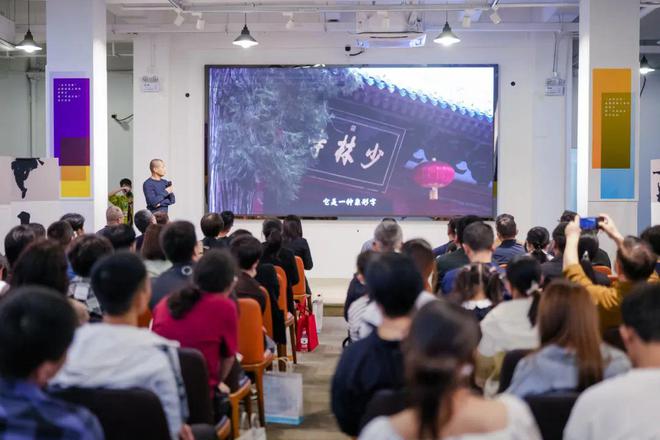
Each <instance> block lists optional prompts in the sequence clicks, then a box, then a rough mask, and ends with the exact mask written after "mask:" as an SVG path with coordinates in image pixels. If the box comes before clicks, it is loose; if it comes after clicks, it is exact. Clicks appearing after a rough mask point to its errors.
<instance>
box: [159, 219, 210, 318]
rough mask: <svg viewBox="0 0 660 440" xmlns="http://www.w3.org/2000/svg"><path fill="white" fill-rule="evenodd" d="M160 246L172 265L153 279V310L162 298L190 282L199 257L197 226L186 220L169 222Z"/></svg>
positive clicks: (161, 237)
mask: <svg viewBox="0 0 660 440" xmlns="http://www.w3.org/2000/svg"><path fill="white" fill-rule="evenodd" d="M160 246H161V247H162V248H163V252H165V256H166V257H167V259H168V260H169V262H170V263H172V267H170V268H169V269H167V270H166V271H165V272H163V273H161V274H160V275H159V276H158V277H156V278H154V279H153V280H151V290H152V292H151V293H152V295H151V301H149V308H150V309H152V310H153V308H154V307H156V304H158V303H159V302H160V300H161V299H163V298H164V297H166V296H167V295H169V294H170V293H172V292H175V291H177V290H181V289H182V288H183V287H184V286H186V285H187V284H188V283H190V277H191V275H192V273H193V266H194V265H195V260H196V259H197V257H198V254H197V237H196V236H195V227H194V226H193V224H192V223H190V222H186V221H176V222H172V223H169V224H168V225H167V226H165V228H164V229H163V232H162V234H161V236H160Z"/></svg>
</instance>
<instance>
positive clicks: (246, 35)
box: [232, 14, 259, 49]
mask: <svg viewBox="0 0 660 440" xmlns="http://www.w3.org/2000/svg"><path fill="white" fill-rule="evenodd" d="M232 44H235V45H236V46H241V47H242V48H243V49H248V48H250V47H252V46H256V45H257V44H259V42H258V41H257V40H255V39H254V38H253V37H252V35H250V29H248V26H247V14H245V25H244V26H243V30H242V31H241V35H239V36H238V37H236V39H235V40H234V42H233V43H232Z"/></svg>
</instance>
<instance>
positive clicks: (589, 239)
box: [578, 231, 612, 286]
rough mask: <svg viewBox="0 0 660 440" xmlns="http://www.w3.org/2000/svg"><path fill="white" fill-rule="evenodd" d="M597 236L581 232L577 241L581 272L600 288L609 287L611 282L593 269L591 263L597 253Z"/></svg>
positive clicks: (588, 232)
mask: <svg viewBox="0 0 660 440" xmlns="http://www.w3.org/2000/svg"><path fill="white" fill-rule="evenodd" d="M598 249H599V248H598V236H597V235H596V234H594V233H592V232H590V231H582V233H581V234H580V240H579V241H578V256H579V257H580V265H581V266H582V270H584V273H585V274H586V275H587V276H588V277H589V279H590V280H591V281H592V282H593V283H594V284H598V285H600V286H610V285H612V282H611V281H610V279H609V278H608V277H607V275H605V274H604V273H601V272H599V271H597V270H595V269H594V267H593V266H594V264H593V263H592V261H593V260H594V258H596V254H597V253H598Z"/></svg>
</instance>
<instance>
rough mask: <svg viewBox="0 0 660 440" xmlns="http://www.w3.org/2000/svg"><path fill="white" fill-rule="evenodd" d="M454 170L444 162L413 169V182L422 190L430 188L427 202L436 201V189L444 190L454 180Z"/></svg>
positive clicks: (433, 161)
mask: <svg viewBox="0 0 660 440" xmlns="http://www.w3.org/2000/svg"><path fill="white" fill-rule="evenodd" d="M454 174H455V172H454V168H453V167H452V166H451V165H449V164H448V163H445V162H437V161H436V160H435V157H434V158H433V159H432V161H431V162H426V163H423V164H421V165H418V166H417V168H415V176H414V179H415V182H417V184H418V185H419V186H421V187H422V188H430V191H429V200H438V188H444V187H445V186H447V185H449V184H450V183H451V182H452V181H453V180H454Z"/></svg>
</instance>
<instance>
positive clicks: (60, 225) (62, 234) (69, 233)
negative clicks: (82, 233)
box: [46, 220, 75, 250]
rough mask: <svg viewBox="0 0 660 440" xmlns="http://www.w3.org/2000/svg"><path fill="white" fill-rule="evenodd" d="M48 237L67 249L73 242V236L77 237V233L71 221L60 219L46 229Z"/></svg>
mask: <svg viewBox="0 0 660 440" xmlns="http://www.w3.org/2000/svg"><path fill="white" fill-rule="evenodd" d="M46 237H48V239H49V240H52V241H54V242H56V243H58V244H59V245H60V246H62V248H63V249H65V250H66V248H67V247H68V246H69V245H70V244H71V240H73V237H75V234H74V232H73V228H72V227H71V225H70V224H69V222H67V221H64V220H60V221H57V222H55V223H52V224H51V225H50V226H48V229H47V230H46Z"/></svg>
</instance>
